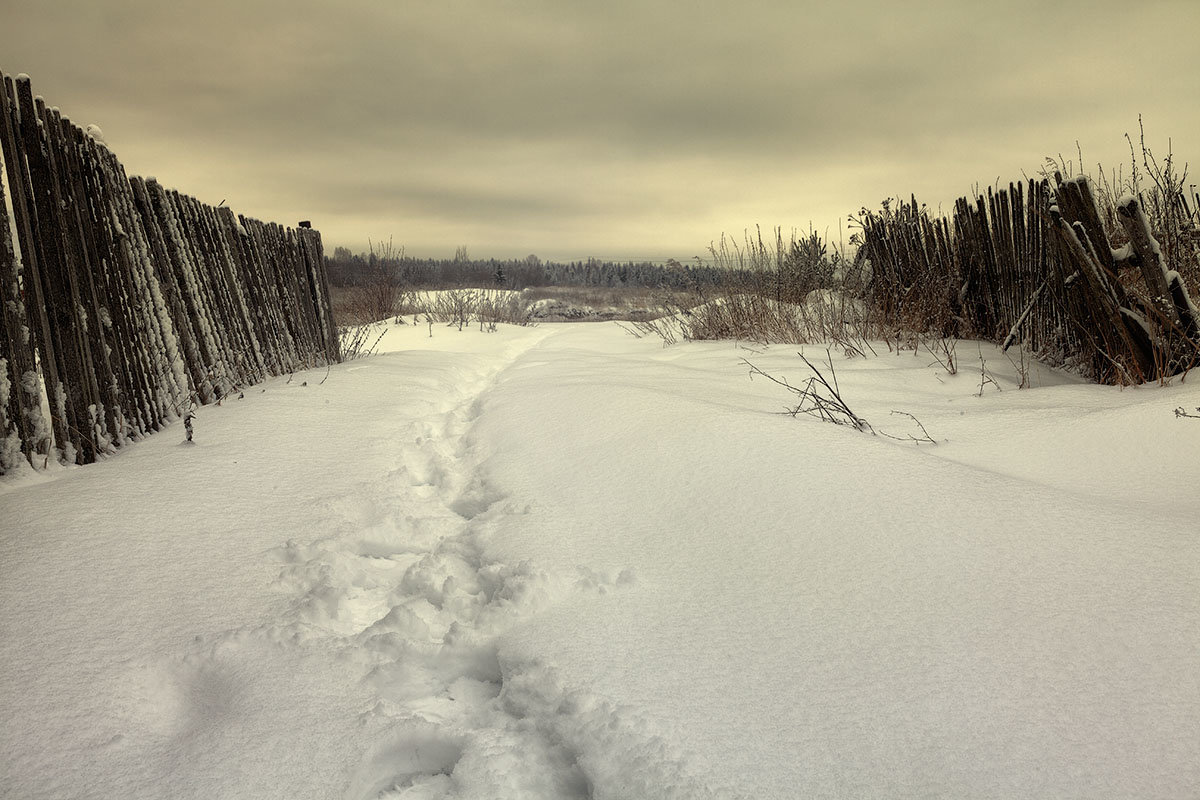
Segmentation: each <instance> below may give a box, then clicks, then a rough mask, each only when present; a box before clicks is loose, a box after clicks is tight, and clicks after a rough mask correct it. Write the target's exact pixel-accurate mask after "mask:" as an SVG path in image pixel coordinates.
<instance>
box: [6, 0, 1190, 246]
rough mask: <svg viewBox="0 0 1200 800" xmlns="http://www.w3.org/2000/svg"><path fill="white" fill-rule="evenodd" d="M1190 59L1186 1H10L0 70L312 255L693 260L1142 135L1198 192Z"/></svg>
mask: <svg viewBox="0 0 1200 800" xmlns="http://www.w3.org/2000/svg"><path fill="white" fill-rule="evenodd" d="M1197 31H1200V0H1179V1H1178V2H1176V1H1175V0H1170V1H1169V2H1153V0H1150V1H1149V2H1147V0H1139V2H1128V1H1127V2H1121V3H1117V2H1104V1H1096V2H1070V1H1069V0H1068V1H1065V2H1044V1H1043V0H1038V1H1037V2H1005V1H1003V0H996V1H995V2H988V3H979V2H974V1H973V0H955V1H953V2H929V3H909V2H903V0H884V1H883V2H877V0H852V1H851V2H845V3H842V2H837V3H834V2H829V3H805V2H797V1H796V0H792V1H791V2H787V1H785V0H780V1H779V2H759V1H757V0H730V2H721V3H713V2H701V1H700V0H693V2H664V1H663V0H644V1H643V2H636V1H634V0H472V1H469V2H458V1H457V0H421V2H418V1H417V0H337V1H336V2H335V0H289V1H288V2H266V1H263V0H202V2H169V1H167V0H155V2H146V1H144V0H66V1H63V2H59V1H58V0H0V69H3V70H4V71H5V72H7V73H9V74H16V73H20V72H25V73H28V74H29V75H30V76H31V77H32V79H33V86H34V91H35V92H36V93H38V94H41V95H43V96H45V97H46V99H47V101H48V102H49V103H50V104H51V105H57V106H58V107H60V108H61V109H62V111H63V113H64V114H66V115H67V116H69V117H70V118H71V119H72V120H73V121H75V122H76V123H78V124H83V125H86V124H88V123H95V124H97V125H99V126H100V127H101V128H102V129H103V130H104V133H105V137H106V139H107V141H108V144H109V146H110V147H111V148H112V149H113V150H114V151H115V152H116V153H117V154H118V155H119V156H120V158H121V160H122V161H123V162H124V164H125V165H126V167H127V169H128V170H129V171H130V172H131V173H134V174H141V175H147V176H151V175H152V176H155V177H157V178H158V179H159V180H160V181H162V182H163V183H164V184H166V185H169V186H173V187H175V188H178V189H180V190H181V191H185V192H187V193H189V194H193V195H195V196H197V197H199V198H200V199H202V200H204V201H206V202H209V203H213V204H215V203H219V202H220V201H221V200H225V201H226V202H227V203H228V204H229V205H230V206H232V207H233V208H234V209H235V210H237V211H239V212H241V213H244V214H248V215H251V216H256V217H259V218H263V219H269V220H274V221H278V222H283V223H285V224H289V225H294V224H295V223H296V221H297V220H300V219H311V220H312V221H313V225H314V227H316V228H318V229H320V230H321V231H322V233H323V234H324V237H325V244H326V249H327V250H329V251H332V249H333V247H334V246H336V245H345V246H349V247H351V248H352V249H354V250H365V249H366V246H367V239H368V237H370V238H372V239H380V238H382V239H386V238H387V237H389V236H391V237H394V240H395V242H396V243H397V244H402V245H404V246H405V247H406V249H407V252H408V253H409V254H412V255H422V256H423V255H431V256H450V255H452V254H453V253H454V251H455V249H456V247H458V246H460V245H461V246H466V247H467V248H468V249H469V251H470V253H471V255H472V256H475V257H486V256H497V257H509V256H513V257H519V256H523V255H526V254H528V253H537V254H538V255H541V256H542V257H544V258H563V259H566V258H586V257H587V256H592V255H594V256H599V257H613V258H636V257H653V258H665V257H675V258H679V259H681V260H686V259H688V258H690V257H692V256H694V255H702V254H704V253H705V250H706V247H707V245H708V243H709V242H710V241H712V240H714V239H717V238H719V237H720V235H721V234H722V233H729V234H733V235H735V236H739V237H740V236H741V233H742V231H743V230H744V229H746V228H747V227H751V228H752V227H753V226H755V225H761V226H762V227H763V228H764V229H769V228H771V227H773V226H776V225H779V226H782V227H783V228H784V229H785V231H786V230H789V229H792V228H799V229H807V227H808V226H809V224H810V223H811V224H812V225H813V226H815V227H816V228H817V229H818V230H819V231H822V232H824V231H825V230H829V231H830V236H831V238H833V239H834V240H835V241H836V239H837V238H838V233H837V230H838V225H839V221H842V220H844V219H845V217H846V215H847V214H849V213H850V212H852V211H856V210H858V208H859V207H861V206H864V205H867V206H874V205H877V204H878V202H879V201H880V200H881V199H882V198H884V197H887V196H890V195H896V194H903V195H905V196H907V195H909V194H913V193H915V194H916V195H917V197H918V199H920V200H922V201H925V202H927V203H929V204H930V205H931V206H934V207H936V206H937V205H938V204H945V205H946V207H949V206H950V205H951V204H952V203H953V200H954V198H955V197H957V196H959V195H960V194H964V193H968V192H970V191H971V190H972V188H973V187H974V186H975V185H976V184H983V185H985V186H986V185H988V184H991V183H993V182H994V181H996V179H997V178H999V179H1001V180H1002V181H1003V182H1005V183H1007V181H1009V180H1013V179H1020V178H1021V176H1022V174H1023V172H1024V173H1026V174H1030V175H1032V174H1034V173H1035V172H1036V170H1037V169H1038V167H1039V166H1040V165H1041V162H1042V160H1043V158H1044V157H1045V156H1046V155H1049V154H1057V153H1060V152H1061V153H1062V154H1063V155H1064V156H1066V157H1067V158H1069V159H1071V160H1073V161H1074V160H1077V157H1076V155H1075V153H1076V140H1078V141H1079V143H1080V145H1081V146H1082V149H1083V155H1084V159H1085V160H1086V161H1087V162H1088V165H1089V167H1093V168H1094V165H1095V163H1096V162H1097V161H1101V162H1103V163H1104V164H1105V166H1106V167H1109V168H1111V167H1117V166H1121V165H1125V170H1126V172H1128V161H1129V150H1128V146H1127V144H1126V142H1125V139H1124V134H1125V133H1126V132H1131V133H1133V134H1135V138H1136V133H1137V125H1138V114H1139V113H1140V114H1141V115H1142V116H1143V118H1144V120H1145V125H1146V132H1147V143H1148V144H1150V145H1151V147H1152V148H1154V149H1156V150H1157V151H1160V152H1163V153H1165V150H1166V147H1167V139H1168V137H1171V138H1172V139H1173V144H1174V149H1175V152H1176V154H1177V156H1178V157H1179V158H1184V159H1186V158H1192V159H1196V160H1197V161H1198V162H1200V102H1198V101H1200V47H1198V44H1197V42H1198V38H1197V36H1198V35H1197ZM1198 167H1200V164H1198Z"/></svg>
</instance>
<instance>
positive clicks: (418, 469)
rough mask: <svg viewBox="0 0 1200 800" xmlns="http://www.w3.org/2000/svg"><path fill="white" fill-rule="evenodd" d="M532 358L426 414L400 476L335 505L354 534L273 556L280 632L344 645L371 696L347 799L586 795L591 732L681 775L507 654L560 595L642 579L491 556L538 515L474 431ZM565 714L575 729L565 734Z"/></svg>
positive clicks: (685, 790) (493, 365)
mask: <svg viewBox="0 0 1200 800" xmlns="http://www.w3.org/2000/svg"><path fill="white" fill-rule="evenodd" d="M532 347H534V348H535V347H536V344H534V345H533V346H532ZM524 352H526V351H525V350H521V351H519V352H514V353H512V354H511V357H510V358H508V359H506V360H504V361H499V360H490V361H480V362H479V363H478V364H477V369H476V370H475V371H474V372H472V373H471V374H469V375H463V376H462V378H461V380H460V381H459V383H458V385H457V386H456V388H455V393H454V395H453V396H452V397H449V398H447V399H446V402H445V406H444V407H443V408H440V409H437V410H434V411H433V412H432V413H429V414H427V415H425V416H422V417H418V418H416V419H414V420H413V421H412V422H411V423H410V425H409V426H408V428H407V430H406V431H405V432H404V434H402V435H401V436H400V437H399V438H398V439H397V440H396V441H395V447H396V448H397V450H398V452H399V454H400V462H401V465H400V466H399V467H398V468H396V469H395V470H393V471H392V472H390V473H389V474H386V475H384V476H381V477H380V478H379V480H378V481H376V482H374V483H373V484H371V485H367V486H363V487H361V491H360V492H356V494H355V495H354V496H351V497H346V498H335V497H331V498H328V502H329V503H330V504H331V505H332V506H333V507H336V508H339V509H341V511H342V512H343V513H344V515H345V520H346V523H347V526H348V527H349V529H350V530H351V532H350V533H347V534H344V535H340V536H335V537H330V538H325V539H320V540H317V541H315V542H312V543H309V544H300V543H297V542H296V541H289V542H288V543H287V544H285V545H284V546H282V547H280V548H278V549H277V550H275V551H274V553H273V555H274V556H275V557H277V558H278V559H279V560H280V561H281V562H282V563H283V567H282V569H281V572H280V576H279V579H278V587H279V588H281V589H283V590H285V591H287V592H289V593H291V594H292V596H293V597H294V602H293V603H292V606H291V608H290V610H289V612H288V615H287V619H286V620H285V622H284V629H286V630H287V631H289V634H290V635H291V636H293V637H294V639H296V640H298V641H306V642H311V641H312V640H313V639H326V640H329V641H331V642H333V643H334V644H335V646H338V647H344V652H345V654H346V657H347V658H348V659H350V660H351V661H353V662H355V663H356V664H357V666H358V667H359V669H361V670H362V671H363V675H364V680H365V681H366V682H367V684H368V685H369V686H370V688H371V690H372V692H373V694H374V697H375V702H374V705H373V707H371V708H370V709H369V710H367V711H366V712H365V713H364V714H362V716H361V722H362V725H363V726H365V727H366V728H367V729H368V730H369V735H370V738H371V739H372V740H373V741H374V744H373V745H372V746H371V747H370V748H369V749H368V751H367V752H366V753H364V755H363V758H362V760H361V762H360V763H359V765H358V766H357V767H356V768H355V769H354V771H353V773H352V776H351V778H350V782H349V786H348V789H347V791H346V794H345V797H346V798H347V800H366V798H377V797H381V798H390V797H404V798H435V797H436V798H441V797H460V796H477V795H478V796H493V797H521V798H558V799H559V800H570V799H571V798H590V797H593V796H594V787H593V785H592V776H589V774H588V772H587V770H586V769H585V768H584V767H583V766H581V764H580V752H579V746H578V745H577V744H576V740H577V739H578V738H579V735H580V729H581V726H590V727H591V728H592V729H594V730H595V732H596V733H597V734H599V736H596V735H592V736H591V737H590V738H591V741H589V742H588V746H589V747H591V748H595V747H597V746H599V747H602V748H603V747H605V746H606V745H605V743H604V737H605V736H607V737H609V738H610V739H613V740H614V741H612V742H609V743H608V745H607V746H608V747H609V748H610V749H613V748H614V747H615V749H618V750H621V751H623V752H631V751H637V750H643V751H644V750H645V749H646V746H647V745H649V746H650V748H651V750H653V748H654V747H657V748H658V749H659V750H660V751H663V752H659V753H657V754H654V755H657V757H658V760H659V765H660V769H667V770H668V771H669V770H671V757H670V754H669V753H666V752H665V748H664V745H663V744H662V743H656V742H647V741H641V742H637V743H635V744H633V745H632V746H630V745H629V744H628V743H627V742H624V741H616V740H620V739H621V738H622V734H621V733H620V731H619V730H617V728H618V726H617V725H616V720H615V719H614V714H613V710H612V709H609V708H607V707H606V706H605V705H604V704H603V703H599V702H596V701H594V700H592V699H590V698H586V697H584V696H582V695H579V694H575V695H570V696H567V695H566V694H565V693H564V690H563V688H562V687H561V686H558V685H557V684H556V682H555V680H554V676H553V674H552V672H551V671H548V670H546V669H544V668H542V667H540V666H539V665H536V664H521V665H513V664H503V663H502V662H501V659H500V657H499V653H498V643H497V639H498V637H499V636H500V635H501V634H502V633H503V632H504V631H505V630H507V629H508V628H509V627H511V626H512V625H513V624H514V623H515V622H518V621H520V620H521V619H523V618H527V617H528V616H529V615H531V614H532V613H534V612H536V610H537V609H538V608H540V607H543V606H545V605H546V604H547V603H549V602H552V599H553V598H554V597H556V596H562V595H563V594H565V593H571V592H576V591H587V592H603V591H607V590H608V588H609V587H612V586H615V585H618V584H621V583H628V582H629V581H630V580H631V577H630V576H629V574H617V575H614V576H603V575H599V574H597V573H594V572H591V571H590V570H587V569H586V568H580V569H579V571H578V572H577V573H576V574H570V575H550V574H547V573H546V572H544V571H542V570H541V569H539V568H538V567H537V565H535V564H533V563H530V562H528V561H522V562H520V563H516V564H508V563H500V562H496V561H491V560H488V559H487V558H486V557H485V556H484V549H485V547H484V544H485V541H486V539H487V536H488V533H489V531H490V530H491V529H492V528H493V527H494V526H495V525H496V524H498V523H499V522H501V521H502V520H503V519H504V518H508V517H514V516H516V517H519V516H521V515H522V514H525V513H528V509H527V508H521V507H519V506H518V505H516V504H514V503H512V502H509V501H508V500H507V499H506V498H505V497H503V496H502V495H500V494H499V493H497V492H496V491H495V490H494V489H493V488H492V487H491V486H489V484H488V482H487V480H486V479H485V477H483V473H482V472H481V470H480V464H481V459H482V458H483V456H482V455H481V454H480V453H479V452H477V448H476V446H475V442H474V440H473V438H472V428H473V425H474V423H475V421H476V420H477V419H478V417H479V416H480V414H481V411H482V409H483V407H484V405H485V403H486V400H487V395H488V392H489V391H490V389H491V388H492V387H494V386H495V385H496V383H497V382H498V381H499V380H500V379H501V377H502V374H503V372H504V371H505V370H506V369H508V368H510V367H511V366H512V365H513V364H515V363H517V362H518V361H519V359H520V356H521V355H522V354H523V353H524ZM563 715H567V716H570V717H573V719H571V720H570V721H569V722H567V723H566V724H564V721H563V720H562V719H560V717H562V716H563ZM607 728H613V730H612V731H611V732H606V731H605V729H607ZM597 739H599V741H597ZM452 773H453V777H451V774H452ZM671 782H674V783H676V784H677V785H678V786H679V790H680V792H682V794H680V795H679V796H681V797H682V796H689V797H696V796H703V794H704V792H703V791H701V790H700V789H699V788H698V787H695V786H691V785H690V784H689V782H688V781H687V779H686V778H684V777H682V776H680V775H672V776H671Z"/></svg>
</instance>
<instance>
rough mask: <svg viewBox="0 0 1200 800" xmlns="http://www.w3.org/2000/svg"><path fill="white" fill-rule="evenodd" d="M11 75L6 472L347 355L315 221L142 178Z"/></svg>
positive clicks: (0, 421) (0, 336)
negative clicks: (285, 223)
mask: <svg viewBox="0 0 1200 800" xmlns="http://www.w3.org/2000/svg"><path fill="white" fill-rule="evenodd" d="M0 77H2V78H3V92H2V96H0V153H2V155H3V161H4V169H3V178H2V180H0V313H2V314H3V325H2V326H0V474H3V473H4V472H7V471H10V470H12V469H13V468H14V467H16V466H17V465H18V464H19V462H20V461H21V460H26V461H29V462H30V463H33V464H34V465H39V466H40V465H42V464H44V463H46V462H47V461H48V460H49V459H51V458H54V459H58V460H61V461H64V462H71V463H79V464H84V463H89V462H92V461H95V460H96V459H97V458H98V457H100V456H102V455H104V454H106V453H111V452H113V451H114V450H115V449H117V448H119V447H121V446H123V445H124V444H125V443H127V442H128V441H130V440H131V439H137V438H140V437H142V436H144V435H146V434H148V433H151V432H153V431H156V430H158V429H160V428H161V427H162V426H163V425H164V424H166V423H168V422H170V421H172V420H174V419H176V418H178V417H180V416H182V415H184V414H186V413H187V411H188V409H189V408H190V407H191V406H192V404H206V403H214V402H219V401H220V400H221V399H222V398H223V397H225V396H226V395H228V394H230V393H231V392H235V391H238V390H240V388H241V387H244V386H248V385H251V384H254V383H257V382H259V381H262V380H263V379H265V378H266V377H267V376H270V375H279V374H284V373H287V372H290V371H294V370H296V369H299V368H304V367H311V366H318V365H323V364H328V363H333V362H336V361H339V360H340V353H339V349H338V336H337V329H336V327H335V325H334V321H333V317H332V313H331V306H330V301H329V289H328V285H327V282H326V277H325V266H324V256H323V252H322V245H321V237H320V234H319V233H318V232H317V231H315V230H312V229H310V228H305V227H301V228H297V229H290V228H284V227H282V226H279V225H275V224H271V223H263V222H259V221H258V220H253V219H249V218H247V217H243V216H240V215H235V214H234V213H233V212H232V211H231V210H230V209H229V208H226V207H212V206H209V205H205V204H204V203H201V202H199V201H198V200H196V199H195V198H192V197H188V196H186V195H182V194H180V193H178V192H176V191H172V190H169V189H166V188H165V187H163V186H162V185H160V184H159V183H158V182H157V181H155V180H154V179H152V178H151V179H142V178H138V177H132V178H131V177H129V176H127V175H126V174H125V170H124V168H123V167H122V166H121V163H120V162H119V161H118V160H117V158H116V156H115V155H113V153H112V152H111V151H109V150H108V148H107V147H106V146H105V145H103V144H102V143H100V142H99V141H97V140H96V139H95V138H93V137H92V136H91V135H89V133H88V132H86V131H84V130H83V129H81V128H80V127H78V126H76V125H74V124H73V123H72V122H71V121H70V120H69V119H67V118H66V117H64V116H63V115H62V114H61V113H60V112H59V111H58V110H57V109H55V108H50V107H47V105H46V104H45V102H44V101H43V100H42V99H41V98H40V97H35V96H34V94H33V91H32V88H31V86H30V82H29V79H28V78H27V77H25V76H23V75H22V76H18V77H17V78H15V79H13V78H11V77H9V76H7V75H3V74H0Z"/></svg>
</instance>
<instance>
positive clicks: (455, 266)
mask: <svg viewBox="0 0 1200 800" xmlns="http://www.w3.org/2000/svg"><path fill="white" fill-rule="evenodd" d="M325 267H326V272H327V273H328V275H329V282H330V284H332V285H334V286H371V285H374V284H377V283H379V282H380V281H381V280H382V281H385V282H388V283H392V284H394V285H397V286H403V287H405V288H411V289H432V288H439V289H442V288H456V287H467V286H471V287H481V286H499V287H503V288H506V289H518V290H519V289H526V288H529V287H532V286H606V287H629V288H666V289H696V288H703V287H706V286H719V285H727V284H728V283H729V281H730V278H731V277H733V276H732V275H731V273H730V271H729V270H728V269H724V268H719V267H714V266H707V265H702V264H696V265H690V264H682V263H680V262H678V261H668V262H667V263H666V264H655V263H651V262H649V261H640V262H634V261H626V262H617V261H600V260H598V259H595V258H589V259H588V260H587V261H571V262H566V263H561V262H556V261H542V260H541V259H540V258H538V257H537V256H534V255H531V256H526V257H525V258H522V259H508V260H500V259H495V258H489V259H471V258H467V257H465V256H464V254H463V253H462V252H460V253H459V255H457V256H456V257H455V258H452V259H434V258H424V259H422V258H411V257H408V256H404V255H395V254H390V253H386V252H385V253H384V254H382V255H380V254H377V253H375V252H369V253H365V254H364V253H351V252H350V250H349V249H348V248H345V247H338V248H336V249H335V250H334V252H333V256H332V257H326V259H325Z"/></svg>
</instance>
